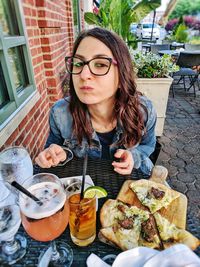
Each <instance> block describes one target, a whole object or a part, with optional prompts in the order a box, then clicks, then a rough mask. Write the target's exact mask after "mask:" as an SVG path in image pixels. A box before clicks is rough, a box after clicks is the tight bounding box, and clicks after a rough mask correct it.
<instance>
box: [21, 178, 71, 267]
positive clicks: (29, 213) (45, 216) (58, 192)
mask: <svg viewBox="0 0 200 267" xmlns="http://www.w3.org/2000/svg"><path fill="white" fill-rule="evenodd" d="M22 185H23V187H25V188H26V189H28V190H29V191H30V192H31V193H32V194H33V195H35V196H36V197H37V198H39V199H40V200H41V202H42V203H43V204H42V205H38V204H37V202H35V201H34V200H32V199H31V198H29V197H27V196H25V195H24V194H23V193H20V194H19V205H20V210H21V218H22V225H23V227H24V229H25V231H26V232H27V233H28V234H29V235H30V236H31V237H32V238H33V239H35V240H37V241H44V242H46V241H52V242H51V247H52V255H51V259H50V265H51V266H66V267H69V266H71V264H72V261H73V251H72V249H71V248H70V246H69V245H67V244H66V243H64V242H55V241H54V240H55V238H57V237H59V236H60V235H61V234H62V233H63V232H64V230H65V229H66V227H67V225H68V221H69V203H68V198H67V195H66V192H65V190H64V187H63V185H62V183H61V181H60V180H59V178H58V177H57V176H56V175H54V174H50V173H39V174H36V175H34V176H32V177H30V178H28V179H27V180H26V181H24V183H23V184H22ZM48 250H49V248H48ZM45 252H46V250H45V251H44V252H42V254H41V255H40V257H39V263H40V261H41V259H42V257H43V255H44V254H45Z"/></svg>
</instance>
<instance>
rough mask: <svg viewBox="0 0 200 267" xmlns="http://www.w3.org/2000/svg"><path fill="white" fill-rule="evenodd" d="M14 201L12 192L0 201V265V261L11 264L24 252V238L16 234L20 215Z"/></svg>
mask: <svg viewBox="0 0 200 267" xmlns="http://www.w3.org/2000/svg"><path fill="white" fill-rule="evenodd" d="M14 203H15V200H14V198H13V196H12V194H9V195H8V196H7V197H5V198H4V199H3V198H2V199H1V202H0V246H1V250H0V266H1V263H3V264H8V265H12V264H14V263H16V262H17V261H18V260H20V259H21V258H22V257H23V256H24V255H25V254H26V247H27V241H26V238H25V237H24V236H22V235H20V234H16V233H17V231H18V229H19V226H20V224H21V217H20V210H19V206H17V205H16V204H14ZM6 266H7V265H6Z"/></svg>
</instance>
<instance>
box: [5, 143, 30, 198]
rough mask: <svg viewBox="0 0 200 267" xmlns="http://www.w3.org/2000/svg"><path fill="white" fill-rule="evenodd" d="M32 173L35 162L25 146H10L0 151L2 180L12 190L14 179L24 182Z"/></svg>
mask: <svg viewBox="0 0 200 267" xmlns="http://www.w3.org/2000/svg"><path fill="white" fill-rule="evenodd" d="M32 175H33V164H32V161H31V158H30V156H29V154H28V152H27V150H26V149H25V148H24V147H20V146H13V147H8V148H6V149H4V150H3V151H2V152H0V180H3V181H4V182H5V183H6V185H7V186H8V188H9V189H10V190H11V186H10V184H11V183H12V182H13V181H16V182H18V183H22V182H23V181H24V180H26V179H27V178H28V177H30V176H32ZM13 192H15V193H16V191H13Z"/></svg>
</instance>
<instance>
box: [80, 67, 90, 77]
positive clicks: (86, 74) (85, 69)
mask: <svg viewBox="0 0 200 267" xmlns="http://www.w3.org/2000/svg"><path fill="white" fill-rule="evenodd" d="M80 77H81V79H83V80H84V79H89V78H91V77H92V73H91V71H90V69H89V66H88V65H84V66H83V69H82V71H81V73H80Z"/></svg>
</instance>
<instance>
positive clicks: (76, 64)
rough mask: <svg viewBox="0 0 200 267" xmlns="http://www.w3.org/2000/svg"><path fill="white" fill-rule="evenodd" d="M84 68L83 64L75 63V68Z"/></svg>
mask: <svg viewBox="0 0 200 267" xmlns="http://www.w3.org/2000/svg"><path fill="white" fill-rule="evenodd" d="M82 66H83V62H74V63H73V67H76V68H80V67H82Z"/></svg>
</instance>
